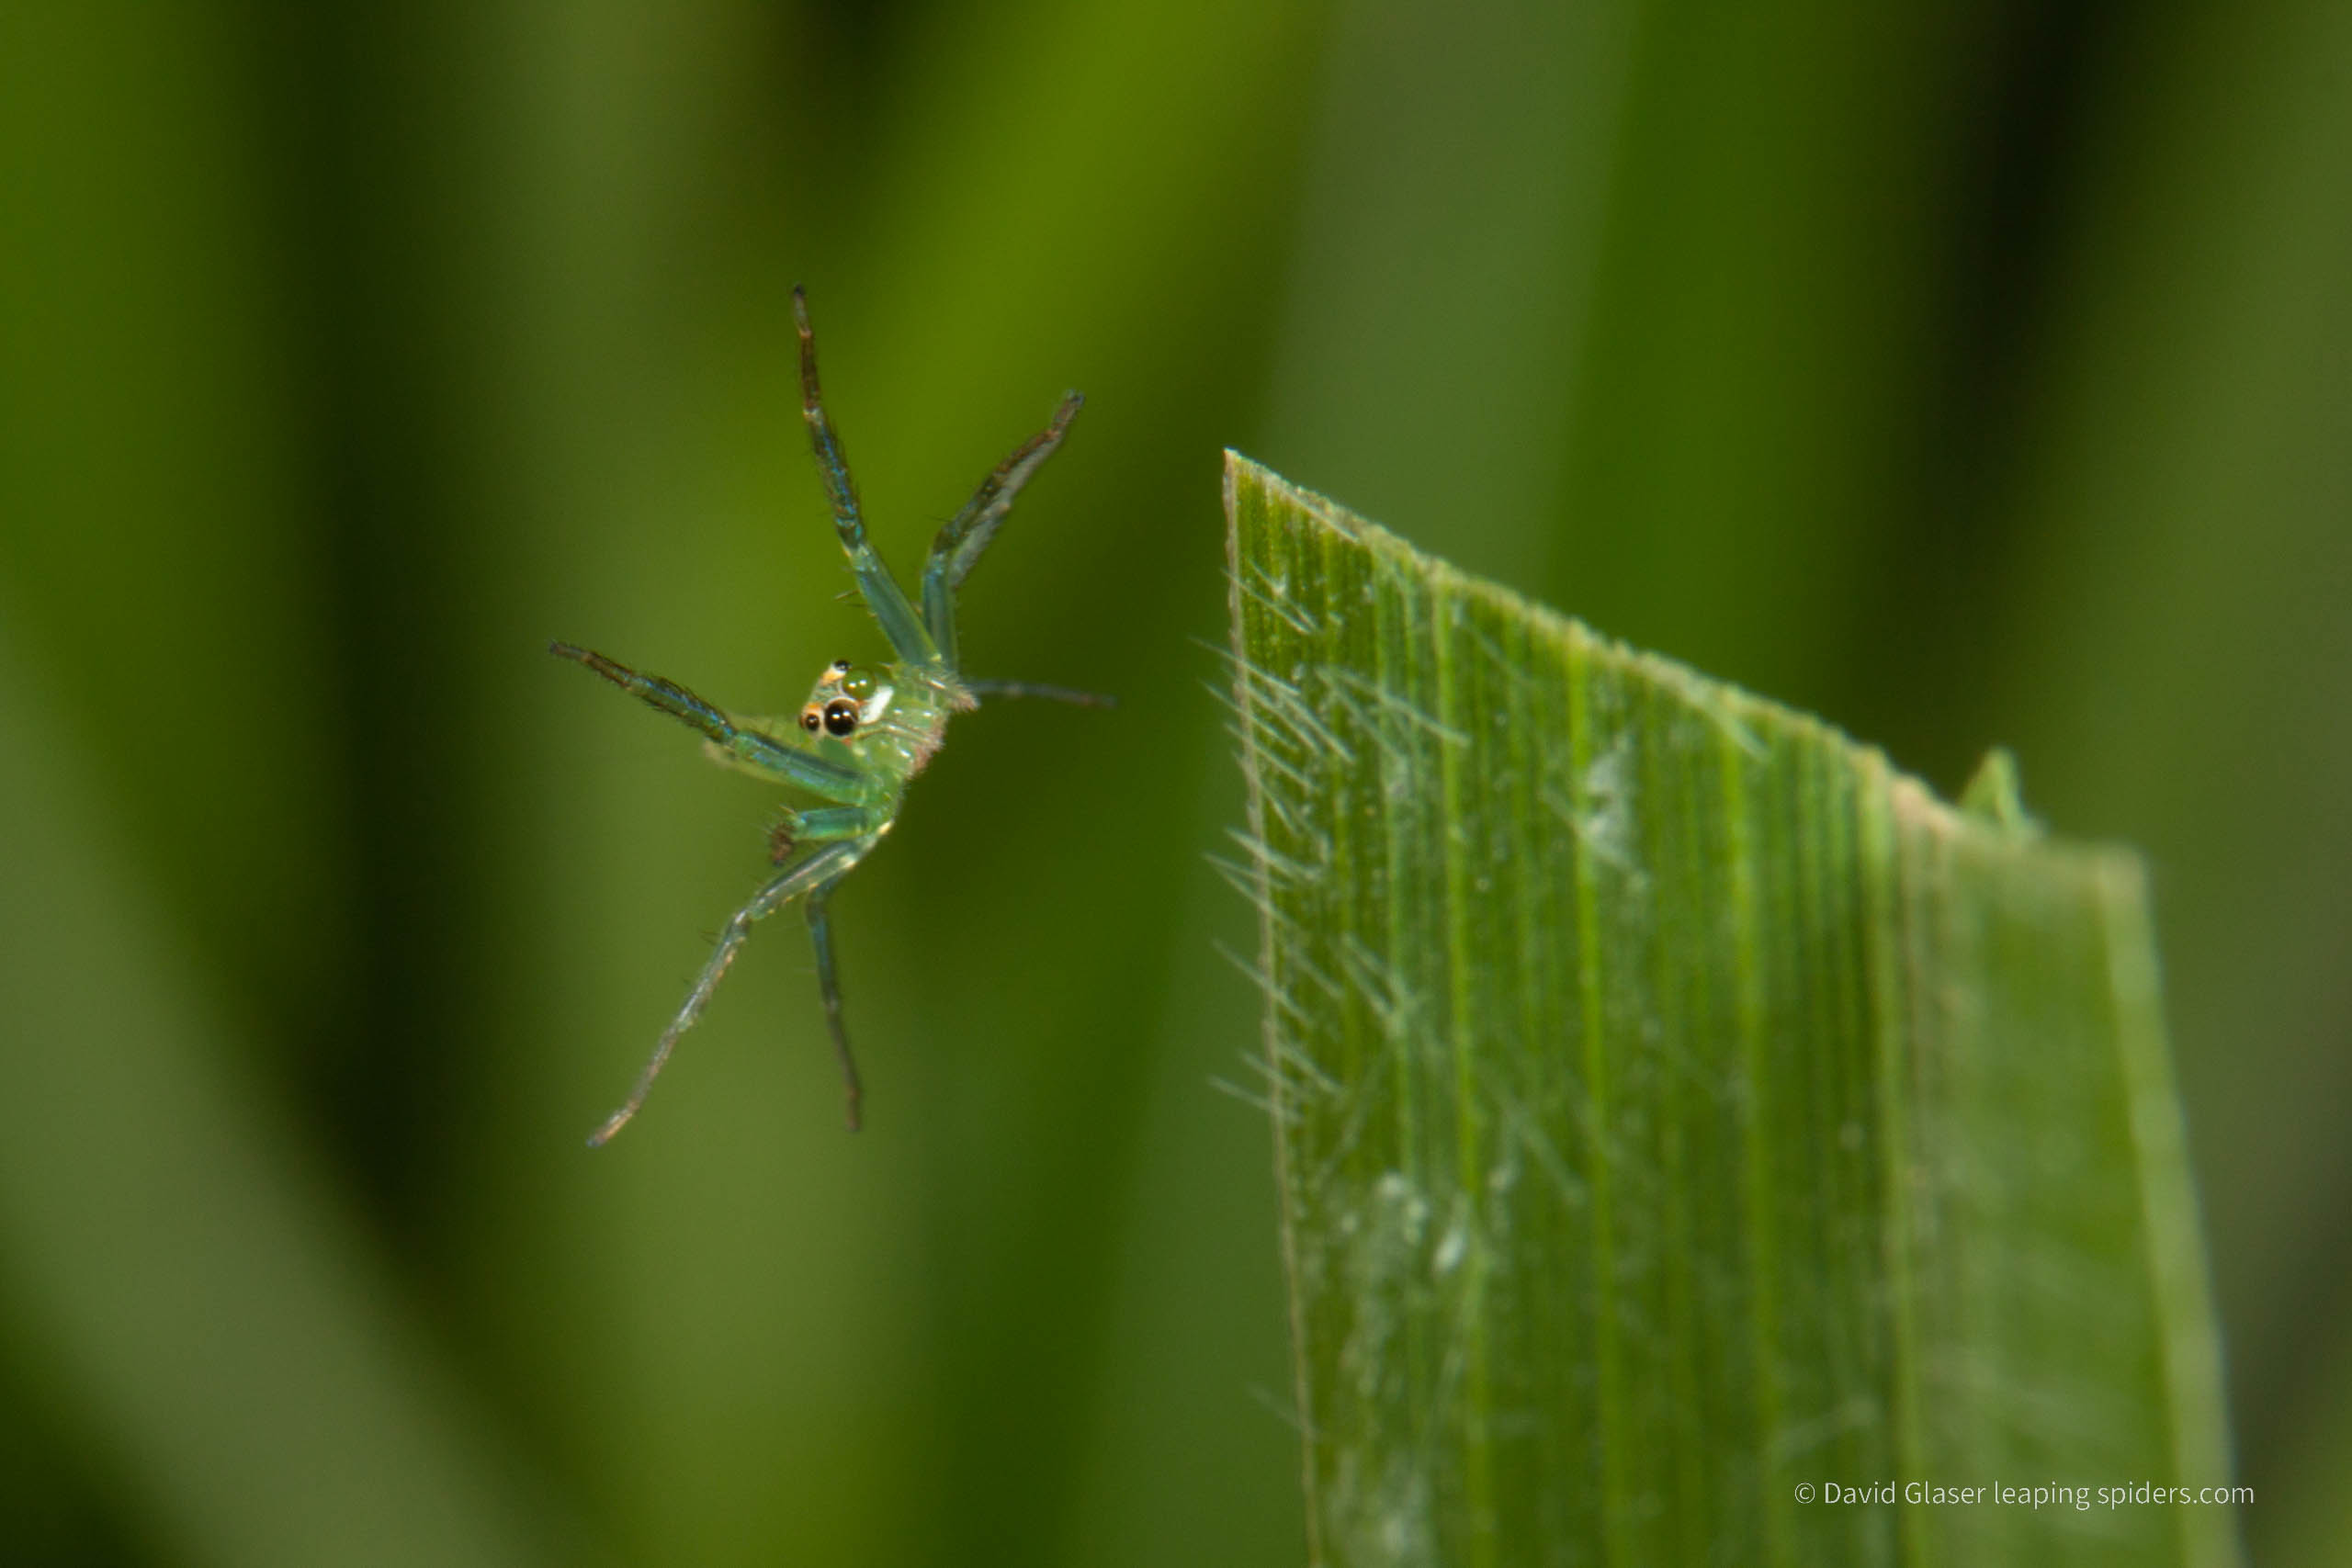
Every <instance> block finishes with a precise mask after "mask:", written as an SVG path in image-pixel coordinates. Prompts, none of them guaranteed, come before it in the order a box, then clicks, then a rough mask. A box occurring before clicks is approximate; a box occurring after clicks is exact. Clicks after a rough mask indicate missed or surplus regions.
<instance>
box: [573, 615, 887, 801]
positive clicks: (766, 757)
mask: <svg viewBox="0 0 2352 1568" xmlns="http://www.w3.org/2000/svg"><path fill="white" fill-rule="evenodd" d="M548 652H549V653H552V654H554V655H555V656H556V657H557V658H559V659H569V660H573V661H574V662H575V663H580V664H584V665H586V666H587V667H588V668H589V669H591V670H594V671H595V672H596V673H597V674H599V675H602V676H603V677H604V678H605V680H607V681H610V682H612V683H613V684H614V685H616V686H618V687H619V688H620V689H621V690H622V691H624V692H627V693H628V694H631V695H632V696H635V697H636V698H637V699H638V700H639V701H640V702H642V703H644V704H645V705H648V706H649V707H653V708H658V709H660V710H661V711H662V712H663V713H666V714H668V715H669V716H671V717H673V718H674V719H677V720H679V721H681V722H682V723H684V724H688V725H691V726H692V727H693V728H695V729H698V730H700V731H702V733H703V734H705V735H707V736H708V737H709V738H710V739H711V741H712V742H713V743H714V744H715V745H717V746H718V748H719V749H720V750H723V751H725V752H726V753H727V754H728V755H729V757H731V758H734V759H735V760H736V761H741V762H744V763H747V764H749V765H750V766H752V767H753V768H756V769H758V770H759V771H760V772H762V773H768V774H771V775H773V776H774V777H776V778H780V779H784V780H786V781H787V782H789V783H792V784H798V785H799V786H800V787H801V788H803V789H805V790H808V791H809V792H811V793H812V794H816V795H823V796H824V797H825V798H826V799H828V800H855V799H857V798H858V797H859V796H861V795H865V791H866V784H867V781H866V777H865V774H864V773H860V772H858V770H857V769H855V768H853V767H851V766H849V765H848V764H847V763H845V762H836V761H833V760H832V759H831V758H829V757H820V756H818V755H817V754H816V753H815V752H813V751H803V750H800V749H799V748H797V747H795V746H787V745H786V744H785V743H784V742H783V741H781V740H778V739H775V738H774V737H772V736H766V735H762V734H761V733H759V732H758V731H757V730H754V729H746V728H743V727H742V726H741V725H739V724H737V723H736V722H735V721H734V720H733V719H731V718H729V717H728V716H727V715H726V714H724V713H722V712H720V711H719V710H718V708H717V707H716V706H714V705H712V704H710V703H707V702H706V701H704V700H703V699H702V698H700V697H698V696H696V695H695V694H693V693H692V692H689V691H687V690H686V689H685V688H684V686H681V685H679V684H678V683H677V682H674V681H665V680H663V679H662V677H661V676H659V675H640V674H639V673H638V672H637V671H634V670H632V669H630V668H629V667H628V665H626V664H623V663H621V662H619V661H618V660H612V659H607V658H605V656H604V655H603V654H601V653H594V652H591V651H590V650H588V649H584V648H574V647H572V646H571V644H570V643H568V642H551V643H549V644H548Z"/></svg>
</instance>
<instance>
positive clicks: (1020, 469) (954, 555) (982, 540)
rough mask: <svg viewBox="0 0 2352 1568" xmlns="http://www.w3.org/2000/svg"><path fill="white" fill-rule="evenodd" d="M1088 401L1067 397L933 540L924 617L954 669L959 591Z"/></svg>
mask: <svg viewBox="0 0 2352 1568" xmlns="http://www.w3.org/2000/svg"><path fill="white" fill-rule="evenodd" d="M1085 404H1086V400H1085V399H1084V398H1082V397H1080V396H1079V395H1078V394H1077V393H1076V392H1072V393H1071V394H1069V396H1068V397H1066V398H1064V399H1063V400H1062V406H1061V407H1059V408H1057V409H1056V410H1055V411H1054V418H1053V423H1050V424H1048V425H1046V428H1045V429H1043V430H1041V431H1039V432H1038V433H1037V434H1035V435H1033V436H1031V437H1030V438H1029V439H1028V440H1026V441H1024V442H1023V443H1022V444H1021V445H1020V446H1016V447H1014V448H1013V449H1012V456H1011V457H1007V458H1005V460H1004V461H1003V462H1001V463H999V464H998V465H997V466H996V471H995V472H994V473H992V474H990V475H989V477H988V478H987V479H982V480H981V481H980V488H979V489H978V490H976V491H973V492H972V499H971V500H969V501H967V502H965V503H964V508H963V510H962V511H960V512H958V513H956V515H955V516H953V517H951V518H949V519H948V520H947V522H946V524H945V525H944V526H943V527H942V528H941V529H940V530H939V536H938V537H937V538H935V539H933V541H932V544H931V559H930V560H928V561H927V562H925V563H924V565H923V569H922V619H923V625H924V626H928V627H929V628H930V629H931V640H932V644H933V647H935V648H937V649H939V657H940V658H941V659H942V660H944V661H945V663H946V665H947V668H949V669H950V670H954V669H956V668H957V666H956V589H957V588H958V587H959V586H961V585H962V583H963V581H964V578H965V575H966V574H967V572H969V571H970V570H972V567H973V564H974V563H975V562H977V561H978V559H979V558H980V552H981V551H982V550H985V549H987V548H988V547H989V540H990V539H993V538H995V537H996V531H997V529H998V527H999V526H1000V525H1001V524H1002V523H1003V522H1004V516H1005V513H1008V512H1011V511H1012V502H1013V498H1014V497H1016V496H1018V495H1019V494H1020V493H1021V487H1022V486H1023V485H1025V484H1027V483H1028V482H1029V479H1030V476H1031V475H1033V474H1035V472H1036V471H1037V470H1038V469H1039V468H1043V467H1044V466H1045V462H1046V458H1048V457H1052V456H1053V455H1054V448H1055V447H1057V446H1060V445H1061V444H1062V435H1063V434H1064V433H1065V432H1067V431H1068V430H1069V422H1070V421H1071V420H1074V419H1076V418H1077V417H1078V411H1079V410H1080V408H1083V407H1084V406H1085ZM1007 683H1008V682H997V684H999V685H1004V684H1007Z"/></svg>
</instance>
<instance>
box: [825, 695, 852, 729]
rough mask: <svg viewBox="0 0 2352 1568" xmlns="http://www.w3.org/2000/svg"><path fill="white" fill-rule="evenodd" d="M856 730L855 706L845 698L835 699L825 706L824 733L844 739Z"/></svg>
mask: <svg viewBox="0 0 2352 1568" xmlns="http://www.w3.org/2000/svg"><path fill="white" fill-rule="evenodd" d="M855 728H857V705H856V704H855V703H854V702H851V701H850V700H849V699H848V698H847V697H835V698H834V699H833V700H832V701H831V702H829V703H827V704H826V705H825V733H826V734H828V735H839V736H843V737H846V736H847V735H849V733H850V732H851V731H852V730H854V729H855Z"/></svg>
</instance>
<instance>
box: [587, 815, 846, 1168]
mask: <svg viewBox="0 0 2352 1568" xmlns="http://www.w3.org/2000/svg"><path fill="white" fill-rule="evenodd" d="M877 840H878V835H875V834H867V835H865V837H862V838H857V839H851V840H845V841H843V842H841V843H837V844H829V845H827V846H826V847H825V848H823V849H821V850H819V851H818V852H816V853H815V854H813V855H810V856H809V858H808V859H807V860H804V861H802V862H801V863H799V864H798V865H796V866H794V867H793V868H792V869H791V870H789V871H787V872H786V873H785V874H783V875H781V876H779V877H777V878H776V879H775V881H773V882H771V883H769V884H768V885H767V886H765V887H763V888H761V889H760V890H759V892H757V893H756V894H754V895H752V901H751V902H750V903H748V904H746V905H744V906H743V907H742V908H740V909H738V910H736V911H735V913H734V915H733V916H732V917H731V918H730V919H729V920H728V922H727V929H726V930H724V931H721V932H719V934H718V947H717V949H716V950H714V951H713V952H712V953H711V955H710V960H709V962H708V963H707V964H704V965H703V966H702V973H701V974H700V975H698V976H695V984H694V989H692V990H690V991H688V992H687V993H686V999H685V1001H684V1003H683V1004H682V1005H681V1006H680V1007H679V1009H678V1012H677V1016H676V1017H674V1018H673V1019H672V1020H671V1021H670V1027H669V1028H667V1029H665V1030H663V1031H662V1039H661V1041H660V1042H659V1043H656V1044H655V1046H654V1047H653V1055H652V1057H651V1059H650V1060H649V1061H648V1062H647V1063H646V1064H645V1070H644V1071H643V1072H641V1073H639V1075H638V1077H637V1087H636V1088H635V1089H631V1090H629V1095H628V1100H627V1101H626V1102H624V1103H623V1104H622V1106H621V1108H620V1109H619V1110H618V1111H614V1112H613V1113H612V1114H611V1115H610V1116H608V1117H606V1118H605V1124H604V1125H603V1126H601V1127H599V1128H597V1129H596V1130H595V1132H594V1133H592V1134H589V1137H588V1146H589V1147H590V1148H592V1149H593V1148H599V1147H602V1146H603V1145H605V1144H607V1143H609V1142H611V1141H612V1137H613V1134H616V1133H617V1132H619V1131H620V1130H621V1129H622V1128H623V1127H626V1126H628V1121H629V1118H630V1117H632V1116H634V1115H636V1114H637V1112H638V1110H639V1107H641V1106H643V1105H644V1103H645V1097H646V1094H647V1093H648V1092H649V1091H650V1089H652V1088H653V1080H654V1079H655V1078H656V1077H660V1076H661V1073H662V1065H663V1064H664V1063H666V1062H668V1061H669V1059H670V1052H671V1050H672V1049H673V1047H674V1046H675V1045H676V1044H677V1043H678V1037H679V1036H680V1035H682V1034H684V1033H685V1032H686V1031H687V1030H689V1029H692V1028H693V1027H694V1026H695V1020H696V1019H698V1018H700V1017H701V1016H702V1010H703V1008H704V1007H705V1006H706V1005H707V1004H708V1002H709V1001H710V994H711V993H712V992H713V991H716V990H717V989H718V982H719V981H721V980H723V979H725V978H726V977H727V969H728V966H729V964H733V963H734V962H735V954H736V953H737V952H738V951H739V950H741V947H742V945H743V942H744V939H745V938H747V937H749V936H750V935H751V934H752V926H753V925H754V924H756V923H757V922H758V921H760V920H763V919H766V918H767V917H768V916H770V915H772V914H774V913H775V911H776V910H778V909H780V908H783V907H784V906H785V905H786V904H788V903H790V902H791V901H792V900H793V899H795V898H798V897H804V896H808V895H811V894H819V893H821V891H822V890H824V889H827V888H830V887H831V886H832V885H833V884H834V883H836V882H839V881H840V880H841V879H842V877H843V876H845V875H847V874H848V873H849V869H850V867H852V866H854V865H855V864H856V863H858V861H859V860H860V859H861V858H863V857H864V856H865V852H867V851H868V850H871V849H872V848H873V847H874V845H875V844H876V841H877ZM819 953H820V965H821V966H822V967H823V968H824V970H825V973H826V975H827V976H828V982H829V983H828V987H827V989H828V994H829V1005H830V1008H831V1010H832V1011H834V1012H836V1013H838V1011H839V1010H840V1009H839V1003H838V1001H831V999H830V992H831V986H830V976H831V964H830V963H829V962H826V961H825V960H826V956H827V955H826V954H825V953H824V949H823V945H822V943H821V942H820V947H819ZM833 1032H834V1038H835V1042H836V1044H837V1045H838V1046H839V1048H840V1049H842V1051H843V1052H844V1054H846V1051H847V1046H846V1045H841V1044H840V1035H841V1025H840V1022H839V1021H838V1019H836V1021H835V1022H834V1026H833ZM855 1089H856V1078H855V1076H854V1074H853V1075H852V1077H851V1090H852V1092H851V1099H850V1105H851V1111H852V1115H853V1116H854V1114H855V1108H856V1104H857V1100H856V1093H855ZM853 1124H854V1123H853Z"/></svg>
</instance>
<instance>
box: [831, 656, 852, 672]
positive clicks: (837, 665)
mask: <svg viewBox="0 0 2352 1568" xmlns="http://www.w3.org/2000/svg"><path fill="white" fill-rule="evenodd" d="M833 673H834V674H836V675H846V674H848V673H849V660H846V659H836V660H833Z"/></svg>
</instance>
